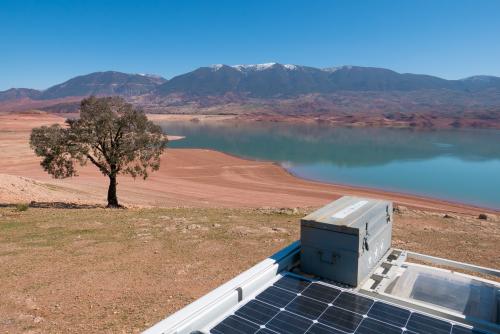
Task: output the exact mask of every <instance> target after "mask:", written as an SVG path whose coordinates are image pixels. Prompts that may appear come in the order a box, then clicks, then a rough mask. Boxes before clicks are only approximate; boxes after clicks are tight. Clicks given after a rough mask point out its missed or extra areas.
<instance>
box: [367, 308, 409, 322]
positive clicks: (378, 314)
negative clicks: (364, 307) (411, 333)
mask: <svg viewBox="0 0 500 334" xmlns="http://www.w3.org/2000/svg"><path fill="white" fill-rule="evenodd" d="M410 314H411V312H410V311H409V310H406V309H403V308H399V307H396V306H393V305H389V304H386V303H382V302H375V304H373V306H372V308H371V309H370V312H368V316H369V317H370V318H374V319H377V320H380V321H384V322H387V323H389V324H392V325H394V326H398V327H404V326H405V325H406V323H407V322H408V318H409V317H410Z"/></svg>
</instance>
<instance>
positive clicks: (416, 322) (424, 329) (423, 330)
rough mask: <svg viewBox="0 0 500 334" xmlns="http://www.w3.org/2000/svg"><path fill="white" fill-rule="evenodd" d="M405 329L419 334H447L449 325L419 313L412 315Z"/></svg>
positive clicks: (449, 328)
mask: <svg viewBox="0 0 500 334" xmlns="http://www.w3.org/2000/svg"><path fill="white" fill-rule="evenodd" d="M406 328H407V329H408V330H411V331H413V332H416V333H419V334H428V333H433V334H449V333H450V331H451V323H448V322H446V321H443V320H439V319H436V318H432V317H429V316H426V315H423V314H420V313H412V314H411V316H410V320H409V321H408V324H407V325H406Z"/></svg>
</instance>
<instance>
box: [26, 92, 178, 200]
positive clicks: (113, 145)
mask: <svg viewBox="0 0 500 334" xmlns="http://www.w3.org/2000/svg"><path fill="white" fill-rule="evenodd" d="M167 141H168V140H167V136H166V135H164V133H163V131H162V129H161V127H160V126H158V125H155V124H153V122H151V121H149V120H148V119H147V117H146V115H145V114H144V112H143V111H142V110H140V109H137V108H135V107H134V106H132V105H131V104H129V103H126V102H125V101H124V100H123V99H122V98H119V97H103V98H96V97H89V98H86V99H84V100H82V102H81V105H80V117H79V118H78V119H68V120H66V126H60V125H58V124H54V125H51V126H42V127H39V128H35V129H33V130H32V132H31V137H30V145H31V148H32V149H33V150H34V151H35V153H36V155H38V156H40V157H42V158H43V159H42V161H41V163H40V165H41V166H42V167H43V169H44V170H45V171H47V172H48V173H49V174H51V175H52V176H53V177H55V178H67V177H70V176H77V171H76V168H75V164H77V163H78V164H80V165H81V166H84V165H86V164H87V163H88V162H90V163H91V164H93V165H94V166H96V167H97V168H98V169H99V171H100V172H101V173H102V174H103V175H105V176H107V177H108V178H109V189H108V207H112V208H116V207H120V205H119V203H118V198H117V195H116V185H117V182H116V179H117V176H118V175H119V174H129V175H131V176H132V177H134V178H136V177H138V176H139V177H142V178H143V179H146V178H147V177H148V175H149V173H150V172H151V171H156V170H158V169H159V167H160V157H161V154H162V153H163V151H164V149H165V146H166V144H167Z"/></svg>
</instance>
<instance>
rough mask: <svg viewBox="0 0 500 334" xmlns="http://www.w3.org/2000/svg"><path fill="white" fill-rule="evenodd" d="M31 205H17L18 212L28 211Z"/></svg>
mask: <svg viewBox="0 0 500 334" xmlns="http://www.w3.org/2000/svg"><path fill="white" fill-rule="evenodd" d="M28 208H29V205H28V204H26V203H18V204H16V211H19V212H23V211H28Z"/></svg>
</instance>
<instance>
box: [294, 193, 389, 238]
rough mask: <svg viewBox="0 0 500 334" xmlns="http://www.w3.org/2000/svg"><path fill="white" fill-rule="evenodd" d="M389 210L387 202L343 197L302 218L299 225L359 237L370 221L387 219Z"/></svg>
mask: <svg viewBox="0 0 500 334" xmlns="http://www.w3.org/2000/svg"><path fill="white" fill-rule="evenodd" d="M391 208H392V205H391V203H390V202H389V201H384V200H377V199H371V198H360V197H352V196H344V197H342V198H340V199H338V200H336V201H334V202H332V203H330V204H328V205H326V206H324V207H322V208H321V209H318V210H316V211H314V212H312V213H311V214H309V215H307V216H306V217H304V218H302V220H301V225H302V226H307V227H311V228H320V229H325V230H330V231H335V232H341V233H348V234H354V235H359V233H360V230H365V229H366V223H368V222H369V221H370V220H373V219H377V218H380V217H381V215H383V214H386V215H387V217H389V216H390V214H391V213H390V212H389V210H390V209H391Z"/></svg>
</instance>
